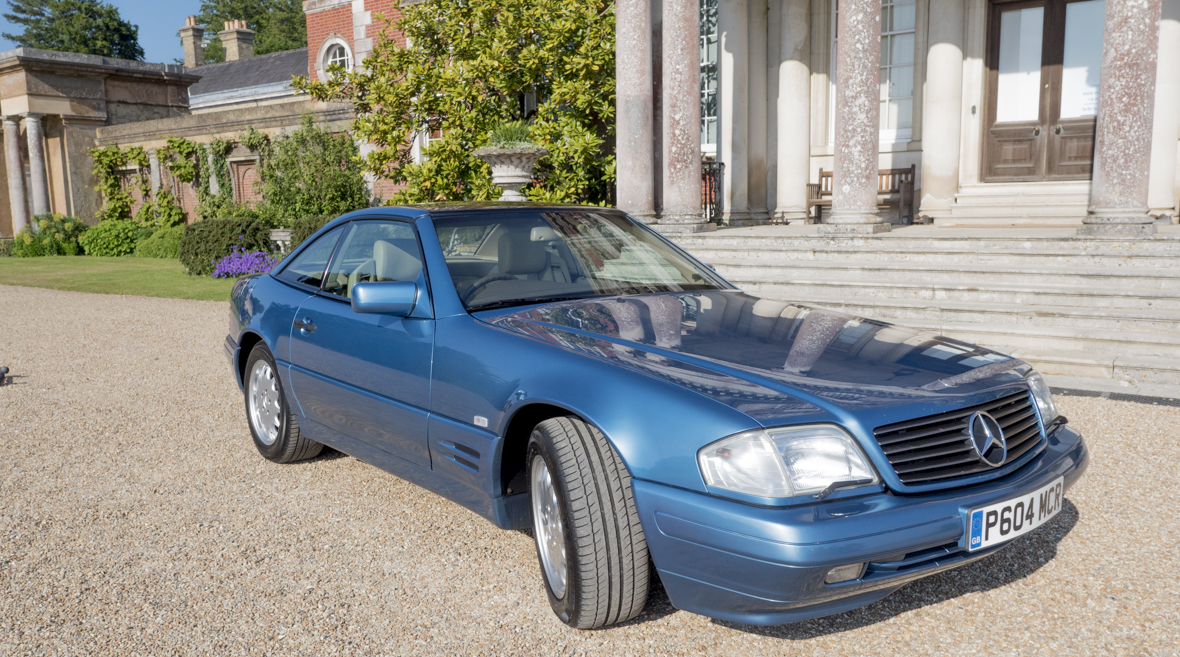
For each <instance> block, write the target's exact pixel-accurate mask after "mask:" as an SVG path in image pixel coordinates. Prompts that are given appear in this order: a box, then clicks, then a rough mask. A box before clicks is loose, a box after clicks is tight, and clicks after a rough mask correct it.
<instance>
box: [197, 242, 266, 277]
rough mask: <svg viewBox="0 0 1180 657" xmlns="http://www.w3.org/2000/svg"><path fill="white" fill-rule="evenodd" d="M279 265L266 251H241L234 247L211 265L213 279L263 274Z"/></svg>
mask: <svg viewBox="0 0 1180 657" xmlns="http://www.w3.org/2000/svg"><path fill="white" fill-rule="evenodd" d="M277 264H279V259H278V258H277V257H275V256H274V255H273V254H271V253H267V252H266V251H249V252H246V251H243V250H242V249H240V248H238V247H234V251H233V253H231V254H229V255H227V256H225V257H224V258H222V259H220V260H218V261H217V262H215V263H214V264H213V273H212V274H211V275H212V276H213V278H237V277H238V276H247V275H249V274H265V273H266V272H268V271H270V270H272V269H274V267H275V265H277Z"/></svg>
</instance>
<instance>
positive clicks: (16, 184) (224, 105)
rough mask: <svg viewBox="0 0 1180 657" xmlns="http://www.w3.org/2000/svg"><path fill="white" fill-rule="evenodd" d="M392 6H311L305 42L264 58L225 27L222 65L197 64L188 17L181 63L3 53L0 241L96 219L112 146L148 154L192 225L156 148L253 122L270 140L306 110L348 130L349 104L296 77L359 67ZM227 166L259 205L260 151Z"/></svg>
mask: <svg viewBox="0 0 1180 657" xmlns="http://www.w3.org/2000/svg"><path fill="white" fill-rule="evenodd" d="M398 6H399V5H398V2H397V1H396V0H367V1H366V0H307V2H304V9H305V11H306V14H307V27H308V41H309V45H308V47H307V48H302V49H298V50H290V51H286V52H280V53H273V54H268V55H260V56H255V55H254V32H253V31H252V30H250V29H248V28H247V27H246V24H245V22H244V21H231V22H229V23H226V24H225V25H224V26H223V27H224V29H222V30H219V31H218V32H217V33H216V34H215V35H211V37H210V38H217V39H219V40H220V41H221V42H222V44H223V46H224V49H225V53H226V61H225V62H223V63H219V64H205V63H204V56H203V52H204V43H205V42H206V40H207V38H206V28H205V27H204V26H200V25H197V24H196V20H195V18H190V19H188V21H187V24H186V25H185V26H184V27H182V28H181V29H180V36H181V41H182V43H183V47H184V55H185V65H184V66H177V65H165V64H149V63H144V62H133V61H125V60H119V59H112V58H108V57H96V56H92V55H78V54H73V53H62V52H50V51H42V50H33V49H29V48H18V49H16V50H12V51H9V52H6V53H0V115H2V116H3V117H4V136H3V141H4V151H5V158H4V159H3V161H0V175H2V176H3V179H5V180H7V181H8V184H7V185H6V186H3V187H0V237H4V238H7V237H12V236H13V235H14V234H15V233H16V232H18V231H19V230H20V229H21V228H22V227H23V226H24V225H26V224H27V223H28V220H29V218H30V217H32V216H34V215H37V214H41V213H43V212H57V213H62V214H70V215H74V216H77V217H79V218H81V219H82V220H84V221H86V222H88V223H93V222H94V221H95V212H96V211H97V210H98V208H99V206H100V205H101V202H102V201H101V199H100V198H99V195H98V193H97V192H96V191H95V189H94V186H95V184H96V182H97V181H96V180H95V178H94V175H93V173H92V169H93V161H92V160H91V158H90V154H89V153H90V150H91V149H92V148H94V147H96V146H98V147H101V146H106V145H109V144H119V145H120V146H124V147H126V146H142V147H144V148H145V149H146V150H147V151H148V153H149V156H150V158H151V162H152V164H151V177H152V185H153V186H154V187H157V188H158V187H160V186H166V187H168V188H170V189H173V190H174V191H176V192H177V193H178V197H179V199H180V202H181V205H182V206H183V207H184V208H185V209H186V210H187V211H189V215H190V216H189V219H190V221H191V220H192V219H193V218H195V216H194V215H193V214H192V211H193V210H194V209H195V207H196V198H195V194H194V193H193V190H192V189H191V188H190V187H189V186H187V185H180V184H178V183H177V182H176V181H174V180H169V179H168V176H167V174H166V172H165V171H163V169H162V167H161V166H160V163H159V161H158V160H157V158H156V156H155V152H156V150H157V149H159V148H160V147H161V146H163V145H164V144H165V143H166V141H167V139H168V138H169V137H184V138H187V139H191V140H193V141H196V142H199V143H209V142H211V141H212V140H214V139H219V138H220V139H229V140H234V139H236V138H237V136H238V135H239V134H241V133H242V132H243V131H244V130H245V129H246V128H248V127H253V128H255V129H257V130H260V131H262V132H265V133H267V134H268V135H270V136H271V137H272V138H274V137H278V136H281V135H282V134H284V133H286V132H289V131H291V130H293V129H295V128H297V127H298V126H299V124H300V122H301V120H302V117H303V116H304V115H305V114H308V113H311V114H313V115H314V116H315V118H316V122H317V123H318V124H319V125H320V126H321V127H325V128H327V129H329V130H333V131H339V132H343V131H346V130H347V129H348V126H349V123H350V121H351V120H352V118H353V113H352V110H351V107H350V106H348V105H346V104H339V103H320V102H316V101H313V100H311V99H310V98H308V97H306V96H300V95H297V94H296V92H295V91H294V90H293V89H292V87H291V80H292V78H293V77H294V76H301V75H302V76H312V77H314V78H319V79H323V78H324V76H325V75H326V72H327V69H328V67H329V66H330V65H333V64H338V65H341V66H343V67H344V68H345V69H349V70H352V69H354V68H356V67H359V66H363V62H364V58H365V57H366V56H367V55H368V54H369V52H370V51H371V50H372V44H373V38H374V37H375V36H376V30H377V29H378V28H379V27H380V25H381V24H380V22H379V21H378V20H377V19H376V17H375V15H376V16H381V15H384V16H385V17H386V18H387V19H389V20H392V19H395V18H397V17H398V15H399V13H398ZM370 31H372V33H370ZM359 145H360V147H361V148H362V149H366V148H367V145H366V144H359ZM228 159H229V164H230V173H231V178H232V181H233V186H234V198H235V200H237V201H239V202H251V201H256V200H258V198H259V194H258V191H257V185H256V183H257V180H258V171H257V165H258V163H257V155H256V154H255V153H252V152H250V151H249V150H247V149H245V148H243V147H241V146H238V147H236V148H235V149H234V151H233V152H232V153H231V154H230V155H229V157H228ZM371 184H372V185H373V187H374V193H375V195H377V196H378V197H383V196H388V195H389V194H390V193H392V192H393V191H394V190H393V188H391V187H390V186H389V185H388V184H386V183H384V182H382V181H371Z"/></svg>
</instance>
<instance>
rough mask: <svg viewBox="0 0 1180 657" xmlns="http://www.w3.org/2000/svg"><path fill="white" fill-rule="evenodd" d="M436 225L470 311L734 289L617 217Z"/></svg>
mask: <svg viewBox="0 0 1180 657" xmlns="http://www.w3.org/2000/svg"><path fill="white" fill-rule="evenodd" d="M433 219H434V226H435V231H436V232H437V233H438V241H439V245H440V246H442V250H443V255H444V256H445V257H446V261H447V268H448V269H449V270H450V273H451V280H452V281H453V282H454V284H455V291H456V292H458V293H459V298H460V299H462V300H463V305H464V306H465V307H466V308H467V309H468V310H486V309H489V308H503V307H508V306H520V305H526V304H529V303H542V302H546V301H562V300H567V299H581V298H587V297H596V296H615V295H624V294H651V293H656V292H682V291H686V290H718V289H727V288H728V287H729V286H727V285H726V284H725V283H724V282H723V281H722V280H721V279H719V278H718V277H717V276H715V275H713V274H712V273H711V272H709V271H708V270H707V269H704V268H702V267H700V266H699V265H697V264H696V263H694V262H693V261H691V260H689V259H688V258H686V257H684V256H683V255H681V254H680V253H678V252H677V251H676V250H675V249H673V248H672V247H670V246H668V245H667V244H666V243H665V242H663V241H662V240H661V239H659V238H658V237H656V236H655V235H653V234H651V233H650V232H649V231H648V230H647V229H645V228H642V227H640V226H639V225H637V224H636V223H635V222H634V221H632V219H631V218H630V217H628V216H627V215H625V214H623V213H622V212H618V211H615V210H546V211H530V210H520V211H512V212H504V211H484V212H464V213H454V214H452V213H439V214H437V215H435V216H434V217H433Z"/></svg>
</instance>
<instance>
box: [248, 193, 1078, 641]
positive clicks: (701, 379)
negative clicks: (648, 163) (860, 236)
mask: <svg viewBox="0 0 1180 657" xmlns="http://www.w3.org/2000/svg"><path fill="white" fill-rule="evenodd" d="M225 350H226V355H227V356H228V357H229V360H230V363H231V365H232V367H233V372H234V375H235V376H236V377H237V380H238V383H239V385H240V386H241V387H242V389H243V391H244V394H245V405H246V417H247V419H248V423H249V426H250V430H251V433H252V434H253V437H254V444H255V446H256V447H257V448H258V450H259V452H261V453H262V455H263V456H264V457H266V458H268V459H270V460H272V461H275V462H278V463H287V462H290V461H295V460H298V459H306V458H310V457H313V456H315V455H316V454H318V453H319V452H320V450H321V446H322V445H329V446H331V447H333V448H335V449H338V450H340V451H342V452H345V453H347V454H351V455H352V456H354V457H356V458H358V459H361V460H363V461H366V462H368V463H371V464H373V465H375V466H377V467H379V468H381V469H383V470H386V471H388V472H391V473H393V474H395V475H397V476H399V477H401V478H403V479H406V480H408V481H411V482H413V483H415V484H418V485H419V486H421V487H423V488H425V489H427V490H430V491H433V492H435V493H438V494H440V495H442V496H444V497H446V498H447V499H450V500H453V501H454V502H456V503H458V504H461V505H463V506H465V507H467V508H468V509H470V510H472V511H474V512H475V513H478V514H479V515H481V516H483V517H485V518H487V519H488V520H490V521H491V522H493V523H495V524H496V525H497V526H499V527H502V528H505V529H524V528H532V529H533V532H534V535H535V538H536V546H537V555H538V560H539V562H540V566H541V574H542V577H543V579H544V581H545V584H546V589H547V591H548V595H549V602H550V604H551V605H552V607H553V610H554V611H555V612H556V613H557V615H558V616H559V617H560V618H561V620H562V621H564V622H565V623H567V624H569V625H571V626H573V627H577V628H593V627H601V626H604V625H609V624H612V623H618V622H621V621H625V620H627V619H629V618H631V617H633V616H635V615H636V614H638V613H639V612H640V611H641V610H642V609H643V606H644V604H645V602H646V599H647V594H648V586H649V582H650V580H651V570H650V569H651V567H652V564H653V563H654V567H655V570H656V572H657V573H658V575H659V578H660V580H661V581H662V582H663V585H664V587H665V589H666V590H667V592H668V596H669V597H670V599H671V602H672V604H673V605H675V606H676V607H678V608H680V609H685V610H688V611H692V612H695V613H699V614H705V615H708V616H712V617H715V618H721V619H728V620H733V621H742V622H748V623H759V624H777V623H787V622H792V621H799V620H804V619H809V618H816V617H819V616H824V615H828V614H833V613H837V612H841V611H845V610H848V609H853V608H855V607H859V606H862V605H865V604H868V603H871V602H873V601H875V600H879V599H881V598H883V597H885V596H886V595H889V593H891V592H893V591H895V590H897V589H898V588H899V587H901V586H902V585H904V584H905V583H906V582H910V581H913V580H915V579H918V578H920V577H925V576H927V575H931V574H933V573H937V572H939V571H943V570H947V569H949V568H955V567H957V566H961V565H963V564H967V563H970V562H972V561H975V560H978V559H982V558H984V557H986V556H988V555H990V554H992V553H994V552H996V551H997V550H1000V549H1001V548H1002V547H1004V545H1006V544H1008V543H1009V542H1010V541H1012V539H1014V538H1016V537H1018V536H1021V535H1022V534H1025V533H1027V532H1030V531H1035V530H1036V529H1037V528H1038V527H1040V526H1042V525H1043V524H1045V523H1046V522H1048V521H1049V520H1050V519H1051V518H1053V516H1054V515H1055V514H1056V513H1058V512H1059V511H1060V510H1061V508H1062V503H1063V495H1064V494H1065V492H1066V490H1067V489H1068V488H1069V487H1070V486H1071V485H1072V484H1073V483H1074V482H1076V481H1077V479H1078V478H1079V477H1080V476H1081V475H1082V472H1083V471H1084V470H1085V469H1086V466H1087V463H1088V458H1089V457H1088V452H1087V449H1086V445H1085V443H1084V442H1083V441H1082V437H1081V435H1079V434H1078V433H1077V432H1076V431H1074V430H1073V429H1072V428H1070V427H1069V426H1068V425H1067V424H1066V419H1065V418H1064V417H1062V416H1061V415H1060V414H1059V413H1058V412H1057V409H1056V408H1055V406H1054V403H1053V398H1052V396H1051V395H1050V392H1049V388H1048V386H1047V385H1046V384H1045V381H1044V379H1042V378H1041V376H1040V375H1038V374H1037V373H1036V372H1034V371H1033V370H1032V368H1030V367H1029V366H1028V365H1027V364H1025V363H1024V362H1022V361H1020V360H1016V359H1013V358H1010V357H1008V356H1004V355H1001V354H998V353H995V352H993V351H990V350H988V349H983V348H980V347H975V346H972V345H969V344H965V343H963V342H959V341H957V340H952V339H949V338H945V337H940V336H937V335H933V334H930V333H923V332H919V331H912V330H909V329H905V328H900V327H897V326H893V325H891V324H887V323H884V322H878V321H873V320H868V319H863V318H858V317H850V316H847V315H843V314H839V313H836V312H832V311H829V310H823V309H819V308H809V307H806V306H800V305H793V304H789V303H784V302H782V301H775V300H770V299H759V298H756V297H752V296H750V295H747V294H744V293H742V292H741V291H739V290H737V289H735V288H734V286H732V285H730V284H729V283H728V282H726V281H725V280H724V279H722V278H721V277H720V276H718V275H717V274H716V273H714V272H713V271H712V270H711V269H710V268H709V267H708V266H706V265H703V264H701V263H700V262H698V261H697V260H695V259H693V258H692V257H691V256H689V255H688V254H687V253H685V252H684V251H682V250H680V249H679V248H677V247H676V246H675V245H673V244H672V243H671V242H669V241H668V240H666V239H664V238H663V237H662V236H660V235H659V234H657V233H655V232H654V231H652V230H650V229H649V228H647V227H646V226H644V225H642V224H640V223H638V222H636V221H634V220H632V219H631V218H630V217H628V216H627V215H625V214H623V213H622V212H619V211H617V210H609V209H602V208H579V207H563V206H557V207H546V206H537V205H524V204H522V205H509V204H495V205H491V206H473V205H447V206H432V207H425V208H381V209H372V210H363V211H359V212H355V213H352V214H348V215H345V216H342V217H340V218H339V219H336V220H334V221H332V222H331V223H329V224H328V225H326V226H325V227H324V228H323V229H321V230H320V231H319V232H318V233H316V234H315V235H313V236H312V237H311V238H309V239H308V240H306V241H305V242H304V243H303V244H302V245H301V246H300V247H299V248H298V249H296V250H295V251H294V252H293V253H291V254H290V255H289V256H288V257H287V258H286V259H285V260H284V261H283V263H282V264H281V265H280V266H279V267H277V268H276V269H275V270H274V271H273V272H271V273H270V274H266V275H261V276H253V277H248V278H243V279H241V280H240V281H239V282H238V283H237V285H236V286H235V287H234V291H233V297H232V301H231V308H230V324H229V335H228V336H227V338H226V341H225ZM649 557H650V558H649ZM1030 611H1033V610H1031V609H1030Z"/></svg>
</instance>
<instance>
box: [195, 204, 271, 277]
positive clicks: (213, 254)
mask: <svg viewBox="0 0 1180 657" xmlns="http://www.w3.org/2000/svg"><path fill="white" fill-rule="evenodd" d="M235 246H240V247H241V248H242V250H243V251H245V252H250V251H267V252H270V251H273V250H274V246H275V245H274V243H273V242H271V241H270V225H269V224H267V222H266V221H264V220H262V219H254V218H243V219H202V220H200V221H198V222H196V223H193V224H189V225H188V226H186V227H185V229H184V236H182V237H181V238H180V246H179V252H178V255H179V257H180V263H181V264H182V265H184V267H185V269H186V270H188V273H190V274H193V275H194V276H207V275H208V274H210V273H212V271H213V263H214V261H216V260H220V259H221V258H224V257H225V256H227V255H229V254H230V253H232V252H233V249H234V247H235Z"/></svg>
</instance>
